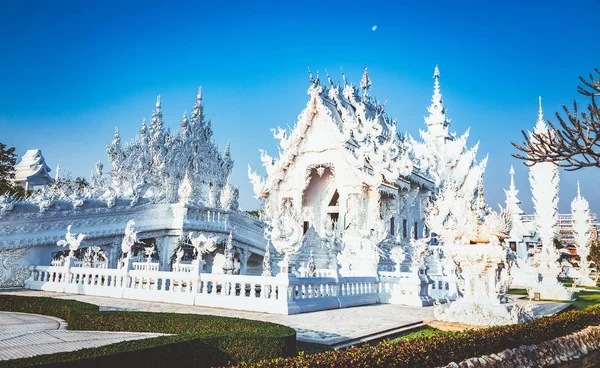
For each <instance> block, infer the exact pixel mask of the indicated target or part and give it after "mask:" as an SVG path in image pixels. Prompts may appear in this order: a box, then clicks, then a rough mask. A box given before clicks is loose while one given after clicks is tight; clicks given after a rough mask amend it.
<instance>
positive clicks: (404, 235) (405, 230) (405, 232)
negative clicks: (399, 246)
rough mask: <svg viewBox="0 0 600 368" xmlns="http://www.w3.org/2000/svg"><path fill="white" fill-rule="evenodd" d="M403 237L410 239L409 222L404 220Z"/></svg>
mask: <svg viewBox="0 0 600 368" xmlns="http://www.w3.org/2000/svg"><path fill="white" fill-rule="evenodd" d="M402 237H403V238H408V221H406V219H402Z"/></svg>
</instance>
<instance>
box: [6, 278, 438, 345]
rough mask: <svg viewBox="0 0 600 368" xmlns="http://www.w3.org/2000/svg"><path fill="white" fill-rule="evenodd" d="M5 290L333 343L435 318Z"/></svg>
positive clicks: (383, 310) (395, 309)
mask: <svg viewBox="0 0 600 368" xmlns="http://www.w3.org/2000/svg"><path fill="white" fill-rule="evenodd" d="M5 293H6V294H14V295H27V296H46V297H52V298H56V299H72V300H79V301H82V302H86V303H91V304H96V305H99V306H100V310H130V311H144V312H169V313H195V314H209V315H215V316H224V317H237V318H246V319H253V320H259V321H267V322H273V323H279V324H282V325H285V326H289V327H292V328H294V329H295V330H296V332H297V339H298V340H299V341H304V342H310V343H317V344H325V345H333V344H337V343H339V342H342V341H346V340H349V339H356V338H360V337H363V336H366V335H370V334H375V333H378V332H381V331H385V330H390V329H395V328H399V327H402V326H406V325H411V324H415V323H419V322H422V321H423V320H431V319H433V318H434V317H433V308H432V307H426V308H417V307H407V306H402V305H391V304H376V305H369V306H363V307H352V308H343V309H332V310H326V311H319V312H312V313H302V314H293V315H289V316H286V315H278V314H267V313H258V312H245V311H237V310H229V309H219V308H207V307H198V306H188V305H181V304H168V303H159V302H147V301H140V300H129V299H113V298H107V297H99V296H90V295H75V294H64V293H53V292H48V291H36V290H10V291H9V290H6V291H0V295H1V294H5Z"/></svg>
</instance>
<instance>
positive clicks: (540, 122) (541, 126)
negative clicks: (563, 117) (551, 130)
mask: <svg viewBox="0 0 600 368" xmlns="http://www.w3.org/2000/svg"><path fill="white" fill-rule="evenodd" d="M546 130H547V127H546V122H545V121H544V110H543V109H542V96H538V119H537V122H536V124H535V129H534V131H535V132H536V133H543V132H545V131H546Z"/></svg>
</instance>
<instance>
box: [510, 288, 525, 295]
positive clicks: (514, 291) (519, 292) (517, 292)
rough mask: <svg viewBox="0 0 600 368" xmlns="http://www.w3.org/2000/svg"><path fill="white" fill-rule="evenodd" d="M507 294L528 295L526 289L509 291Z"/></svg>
mask: <svg viewBox="0 0 600 368" xmlns="http://www.w3.org/2000/svg"><path fill="white" fill-rule="evenodd" d="M507 294H509V295H528V294H527V289H510V290H508V292H507Z"/></svg>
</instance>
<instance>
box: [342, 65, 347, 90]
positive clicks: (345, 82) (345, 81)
mask: <svg viewBox="0 0 600 368" xmlns="http://www.w3.org/2000/svg"><path fill="white" fill-rule="evenodd" d="M340 70H341V71H342V80H343V81H344V86H347V85H348V81H347V80H346V74H344V68H342V67H341V66H340Z"/></svg>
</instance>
